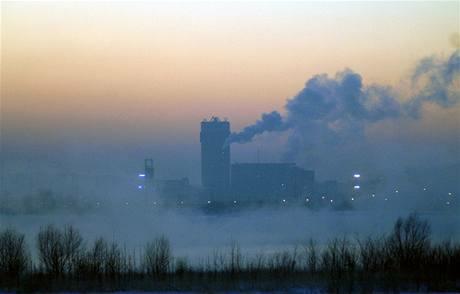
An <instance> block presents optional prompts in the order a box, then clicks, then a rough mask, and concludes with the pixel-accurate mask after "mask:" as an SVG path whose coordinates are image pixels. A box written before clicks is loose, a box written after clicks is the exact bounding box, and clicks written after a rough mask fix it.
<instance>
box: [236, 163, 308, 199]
mask: <svg viewBox="0 0 460 294" xmlns="http://www.w3.org/2000/svg"><path fill="white" fill-rule="evenodd" d="M231 179H232V195H234V197H237V198H238V200H241V201H282V200H283V199H284V200H286V201H287V200H299V199H300V197H302V196H305V195H307V194H308V193H311V192H313V189H314V181H315V174H314V172H313V171H309V170H304V169H302V168H300V167H298V166H296V165H295V163H236V164H232V169H231Z"/></svg>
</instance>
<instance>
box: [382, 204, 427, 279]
mask: <svg viewBox="0 0 460 294" xmlns="http://www.w3.org/2000/svg"><path fill="white" fill-rule="evenodd" d="M430 235H431V228H430V225H429V223H428V222H427V221H425V220H421V219H420V218H419V217H418V215H417V214H415V213H413V214H411V215H409V216H408V217H407V218H405V219H403V218H398V220H397V221H396V223H395V225H394V227H393V232H392V233H391V235H390V236H389V237H388V240H387V246H388V250H389V252H390V254H391V255H392V257H393V258H394V259H395V260H396V262H397V266H398V267H399V269H400V270H411V269H414V268H416V267H417V266H418V265H419V264H420V261H421V259H422V258H423V255H424V254H427V252H428V251H429V249H430Z"/></svg>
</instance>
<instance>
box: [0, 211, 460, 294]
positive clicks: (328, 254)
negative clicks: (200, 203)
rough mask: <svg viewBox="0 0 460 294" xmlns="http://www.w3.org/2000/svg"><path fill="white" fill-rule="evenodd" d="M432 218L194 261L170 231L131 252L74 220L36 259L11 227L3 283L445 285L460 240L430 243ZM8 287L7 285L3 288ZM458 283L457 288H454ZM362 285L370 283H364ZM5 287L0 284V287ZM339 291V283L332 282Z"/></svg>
mask: <svg viewBox="0 0 460 294" xmlns="http://www.w3.org/2000/svg"><path fill="white" fill-rule="evenodd" d="M430 236H431V231H430V226H429V224H428V222H427V221H425V220H422V219H420V218H419V217H418V216H417V215H415V214H412V215H410V216H408V217H407V218H399V219H398V220H397V221H396V223H395V225H394V227H393V230H392V231H391V233H390V234H389V235H387V236H381V237H377V238H367V239H356V240H351V239H348V238H345V237H344V238H336V239H333V240H330V241H329V242H328V243H326V244H325V245H323V246H319V245H318V244H316V243H315V241H313V240H310V241H308V242H307V244H306V245H305V246H297V247H294V248H293V249H292V250H284V251H281V252H275V253H270V254H262V253H261V254H256V255H252V256H244V255H243V254H242V252H241V249H240V247H239V245H238V244H237V243H236V242H232V243H231V245H230V247H229V248H228V250H226V251H219V250H215V251H214V252H213V254H212V255H210V256H208V257H207V258H205V259H202V260H201V261H200V262H196V263H194V264H193V265H192V264H190V263H189V262H188V260H187V258H184V257H181V258H175V257H173V254H172V250H171V245H170V243H169V241H168V239H167V238H166V237H164V236H161V237H159V238H156V239H154V240H153V241H152V242H149V243H147V244H146V245H145V247H144V248H143V250H142V251H141V252H138V254H136V253H135V252H132V251H128V250H127V249H126V248H122V247H120V246H119V245H118V244H117V243H116V242H107V241H106V240H104V239H102V238H99V239H96V240H95V241H94V242H92V243H87V242H85V240H84V239H83V237H82V236H81V234H80V233H79V231H78V230H76V229H75V228H74V227H72V226H67V227H64V228H63V229H59V228H57V227H55V226H52V225H50V226H47V227H44V228H42V229H41V230H40V232H39V233H38V235H37V237H36V248H37V253H38V254H37V255H38V256H37V258H36V259H34V262H32V258H31V254H30V253H29V251H28V248H27V246H26V242H25V236H24V235H23V234H20V233H18V232H16V231H14V230H12V229H6V230H3V231H0V286H2V287H6V286H8V285H9V284H8V283H7V282H6V281H16V284H15V285H16V286H18V285H19V286H20V284H21V281H22V282H23V281H27V277H30V276H33V275H44V276H46V277H48V278H51V279H74V280H85V281H88V280H95V279H100V278H104V279H105V280H117V279H120V278H123V279H125V280H126V279H128V280H129V279H130V277H136V278H139V277H141V278H145V279H151V280H164V279H171V278H173V279H175V281H177V278H181V279H184V278H187V277H189V278H190V277H192V276H194V277H195V276H201V277H206V278H214V279H216V278H217V279H220V280H222V279H232V280H239V279H243V278H244V279H250V280H251V279H252V280H260V279H273V278H279V279H286V278H287V277H289V278H291V277H297V278H298V279H300V281H311V280H312V279H316V280H320V281H323V282H324V283H327V284H328V285H334V287H335V286H337V287H338V286H340V285H343V284H344V283H345V284H346V285H348V286H349V287H352V288H349V290H350V289H353V287H354V285H355V283H358V284H359V283H361V284H369V283H373V281H376V283H377V284H379V285H380V287H386V285H385V284H382V281H389V285H390V286H391V287H398V285H399V284H402V283H415V284H417V285H423V284H429V285H432V286H433V287H435V288H436V287H437V288H439V289H450V288H449V287H456V286H455V284H456V283H458V282H459V279H460V278H459V277H460V245H459V244H458V243H453V242H443V243H439V244H432V242H431V240H430ZM5 285H6V286H5ZM452 285H454V286H452ZM362 287H364V286H362ZM0 289H1V288H0ZM334 289H336V288H334Z"/></svg>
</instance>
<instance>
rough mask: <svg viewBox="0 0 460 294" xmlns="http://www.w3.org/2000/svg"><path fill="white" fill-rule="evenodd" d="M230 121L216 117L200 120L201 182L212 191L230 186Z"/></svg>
mask: <svg viewBox="0 0 460 294" xmlns="http://www.w3.org/2000/svg"><path fill="white" fill-rule="evenodd" d="M229 135H230V123H229V122H228V121H222V120H220V119H219V118H218V117H212V118H211V119H210V120H209V121H208V120H204V121H202V122H201V132H200V142H201V184H202V185H203V187H205V188H207V189H209V190H210V191H212V192H224V191H227V190H228V188H229V187H230V145H226V144H225V143H226V140H227V138H228V136H229Z"/></svg>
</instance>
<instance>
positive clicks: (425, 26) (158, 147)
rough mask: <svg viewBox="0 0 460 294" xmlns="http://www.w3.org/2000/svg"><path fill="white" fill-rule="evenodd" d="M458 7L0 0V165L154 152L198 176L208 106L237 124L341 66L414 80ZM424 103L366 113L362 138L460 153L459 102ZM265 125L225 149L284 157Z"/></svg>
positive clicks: (366, 74) (447, 34) (394, 80)
mask: <svg viewBox="0 0 460 294" xmlns="http://www.w3.org/2000/svg"><path fill="white" fill-rule="evenodd" d="M459 6H460V4H459V2H458V1H452V2H389V3H383V2H292V3H284V2H267V3H265V2H251V3H243V2H219V3H210V2H190V3H189V2H187V3H178V2H173V3H161V2H108V1H107V2H2V3H1V131H2V135H1V137H2V140H1V141H2V157H3V160H4V162H6V164H5V165H4V168H6V169H7V172H13V171H15V170H21V169H24V167H27V166H28V165H27V164H28V163H27V162H31V161H34V160H36V161H38V162H41V164H40V165H39V167H40V168H43V169H47V168H48V167H49V166H52V167H53V168H56V167H57V168H60V169H75V170H77V169H78V170H82V171H83V170H88V169H91V170H96V171H97V172H99V173H112V172H113V173H116V172H126V173H130V172H133V171H134V170H135V169H137V168H141V167H142V160H143V158H145V157H153V158H155V159H156V162H157V164H158V168H159V173H160V176H162V177H180V176H188V177H190V178H191V179H192V182H194V183H199V176H198V171H199V136H198V134H199V122H200V121H201V120H202V119H203V118H209V117H211V116H212V115H217V116H220V117H226V118H228V119H229V120H230V121H231V124H232V130H234V131H238V130H240V129H242V128H243V127H245V126H246V125H248V124H251V123H253V122H255V121H256V120H257V119H258V118H259V117H260V115H261V113H263V112H270V111H272V110H277V111H280V112H281V113H284V112H285V108H284V107H285V105H286V100H287V99H291V98H292V97H294V96H296V95H297V93H298V92H299V91H300V90H301V89H302V88H303V87H304V84H305V82H306V81H307V80H309V79H310V78H311V77H312V76H314V75H316V74H321V73H327V74H329V75H330V76H334V75H335V74H336V72H340V71H343V70H344V69H345V68H350V69H352V70H353V71H355V72H357V73H359V74H360V75H361V77H362V79H363V84H365V85H372V84H375V83H377V84H380V85H389V86H391V87H395V88H396V89H398V91H401V92H405V91H410V89H409V88H410V87H409V86H408V85H407V82H406V81H407V80H410V75H411V73H412V72H413V71H414V68H415V67H416V65H417V63H418V62H419V61H420V60H421V59H422V58H425V57H427V56H428V57H429V56H438V57H439V58H444V59H446V58H448V57H449V56H450V55H451V54H452V52H453V51H454V50H455V46H458V44H457V45H455V44H454V45H453V43H455V38H457V39H458V32H459V27H460V17H459V11H460V7H459ZM452 40H454V41H452ZM457 42H458V40H457ZM457 93H458V92H457ZM454 94H455V93H454ZM423 114H424V116H423V119H421V120H419V121H409V122H398V123H396V125H395V124H394V123H393V124H391V123H388V122H382V123H381V124H374V125H371V126H369V127H368V130H370V133H371V134H370V135H369V138H370V140H371V141H372V143H373V144H374V145H378V144H379V140H382V139H381V138H382V137H385V138H387V140H388V141H392V140H393V141H395V140H397V141H398V142H399V141H401V140H402V141H404V140H403V139H404V138H406V140H408V141H410V142H411V143H413V144H416V146H419V147H420V148H421V149H423V148H424V146H423V145H425V144H424V142H426V141H427V140H428V141H430V142H438V143H439V144H438V145H436V144H434V145H433V144H432V145H430V146H431V147H427V149H428V151H427V152H425V153H424V152H421V153H420V154H421V155H420V156H423V157H426V156H437V155H439V154H447V155H442V156H441V155H440V157H442V158H444V162H447V163H449V162H450V163H455V162H457V161H458V152H455V151H452V150H455V149H456V147H458V146H459V145H458V142H459V130H460V125H459V124H460V120H459V118H458V114H460V111H459V107H458V105H457V106H454V107H453V108H449V109H444V108H439V107H436V105H434V106H433V105H428V106H426V107H424V108H423ZM400 124H404V126H402V127H401V125H400ZM262 137H263V138H262V139H261V140H259V141H258V142H253V143H250V144H247V145H238V144H236V145H234V148H233V154H232V159H233V160H234V161H244V160H251V159H252V160H253V159H254V158H255V155H254V154H256V151H255V150H256V149H257V148H262V149H264V151H263V152H262V156H263V158H264V159H266V160H281V159H282V156H281V155H279V154H281V153H283V148H284V147H283V146H284V145H283V143H282V142H283V138H282V134H281V135H280V136H278V135H277V134H274V135H272V134H266V135H263V136H262ZM280 137H281V138H280ZM395 138H396V139H395ZM278 142H279V144H278ZM442 146H447V147H446V148H447V149H449V150H450V151H449V150H448V151H446V152H447V153H445V152H444V151H442V152H441V151H439V150H440V149H442ZM393 147H394V146H393ZM299 160H300V159H299ZM300 161H301V160H300ZM299 163H302V162H299ZM309 164H310V166H308V165H309ZM305 165H307V166H308V167H312V168H317V169H320V167H319V166H317V165H314V164H313V163H311V162H307V163H306V164H305ZM311 165H313V166H311ZM327 172H328V170H327V169H324V170H323V171H321V172H320V174H321V173H322V177H324V178H327V176H325V174H326V173H327Z"/></svg>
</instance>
